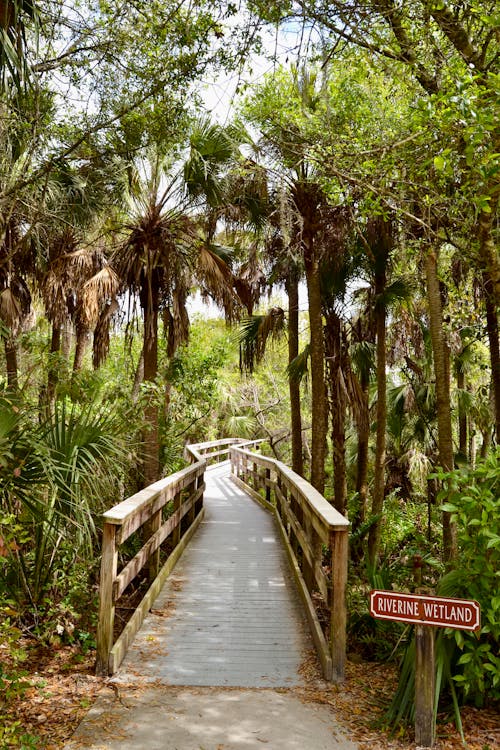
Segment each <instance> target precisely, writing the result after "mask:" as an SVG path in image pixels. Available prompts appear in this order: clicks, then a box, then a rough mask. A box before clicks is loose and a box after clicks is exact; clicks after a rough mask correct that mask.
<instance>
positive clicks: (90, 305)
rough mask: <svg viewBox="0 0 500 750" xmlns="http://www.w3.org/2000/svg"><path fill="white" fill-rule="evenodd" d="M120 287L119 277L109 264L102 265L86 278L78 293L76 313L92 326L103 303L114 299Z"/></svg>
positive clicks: (99, 313)
mask: <svg viewBox="0 0 500 750" xmlns="http://www.w3.org/2000/svg"><path fill="white" fill-rule="evenodd" d="M119 289H120V279H119V278H118V274H117V273H116V271H115V270H114V269H113V268H112V267H111V266H109V265H106V266H104V268H101V270H100V271H98V272H97V273H96V274H94V275H93V276H92V277H91V278H90V279H88V280H87V281H86V282H85V283H84V285H83V287H82V292H81V295H80V300H79V306H78V314H79V317H80V318H81V320H82V322H83V323H84V324H85V325H86V326H87V327H88V328H93V327H94V326H95V325H96V324H97V321H98V320H99V318H100V316H101V314H102V306H103V304H106V303H107V304H109V303H110V302H111V301H112V300H114V299H115V297H116V295H117V294H118V291H119Z"/></svg>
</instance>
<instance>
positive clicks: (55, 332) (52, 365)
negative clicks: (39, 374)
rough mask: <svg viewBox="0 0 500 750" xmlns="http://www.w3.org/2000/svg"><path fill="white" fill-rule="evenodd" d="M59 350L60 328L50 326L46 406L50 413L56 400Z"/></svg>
mask: <svg viewBox="0 0 500 750" xmlns="http://www.w3.org/2000/svg"><path fill="white" fill-rule="evenodd" d="M60 349H61V326H60V325H58V324H56V323H53V324H52V338H51V341H50V353H49V366H48V373H47V405H48V407H49V410H50V412H51V413H52V411H53V408H54V403H55V398H56V388H57V383H58V382H59V365H58V363H57V362H56V361H55V360H56V358H57V355H58V354H59V352H60Z"/></svg>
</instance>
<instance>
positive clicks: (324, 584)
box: [230, 445, 349, 681]
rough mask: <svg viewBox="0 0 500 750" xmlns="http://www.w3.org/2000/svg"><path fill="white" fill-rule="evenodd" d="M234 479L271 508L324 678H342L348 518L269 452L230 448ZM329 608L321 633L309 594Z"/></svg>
mask: <svg viewBox="0 0 500 750" xmlns="http://www.w3.org/2000/svg"><path fill="white" fill-rule="evenodd" d="M230 455H231V469H232V477H233V480H234V481H235V482H236V484H238V485H240V486H241V487H242V488H243V489H245V490H246V491H247V492H249V493H250V494H251V495H252V496H253V497H255V499H256V500H258V501H259V502H260V503H261V504H263V505H264V506H265V507H267V508H268V509H269V510H271V511H272V512H273V513H274V514H275V516H276V519H277V521H278V524H279V528H280V530H281V535H282V538H283V542H284V544H285V547H286V549H287V552H288V556H289V559H290V563H291V565H292V569H293V572H294V575H295V578H296V581H297V584H298V587H299V591H300V594H301V596H302V599H303V602H304V604H305V607H306V613H307V617H308V620H309V625H310V627H311V632H312V636H313V639H314V643H315V645H316V649H317V652H318V655H319V658H320V661H321V665H322V668H323V675H324V677H325V679H327V680H335V681H341V680H343V679H344V673H345V659H346V620H347V610H346V584H347V559H348V531H349V522H348V520H347V519H346V518H344V516H342V515H341V514H340V513H338V512H337V511H336V510H335V508H334V507H333V506H332V505H330V503H329V502H328V501H327V500H325V498H324V497H323V496H322V495H321V494H320V493H319V492H318V491H317V490H315V489H314V487H312V486H311V485H310V484H309V482H307V481H306V480H305V479H303V478H302V477H300V476H299V475H298V474H296V473H295V472H293V471H292V470H291V469H289V468H288V467H287V466H285V464H282V463H281V462H280V461H276V460H275V459H273V458H267V457H265V456H261V455H257V454H255V453H252V452H251V451H249V450H246V449H243V448H242V447H241V446H237V445H233V446H232V447H231V449H230ZM318 598H320V600H321V602H322V605H323V609H324V610H326V611H327V612H328V626H327V628H326V635H325V634H324V632H323V629H322V627H321V624H320V620H319V617H318V614H317V609H316V607H315V605H314V603H313V602H314V600H316V601H317V600H318Z"/></svg>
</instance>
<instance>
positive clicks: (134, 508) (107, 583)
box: [96, 459, 206, 675]
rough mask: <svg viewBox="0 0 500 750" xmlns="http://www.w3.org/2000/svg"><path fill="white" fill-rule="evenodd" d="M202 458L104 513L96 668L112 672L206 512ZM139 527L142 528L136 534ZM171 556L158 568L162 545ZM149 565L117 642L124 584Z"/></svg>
mask: <svg viewBox="0 0 500 750" xmlns="http://www.w3.org/2000/svg"><path fill="white" fill-rule="evenodd" d="M205 467H206V462H205V460H204V459H199V460H196V462H195V463H193V464H192V465H191V466H188V468H186V469H183V470H182V471H178V472H177V473H176V474H172V475H171V476H169V477H166V478H165V479H161V480H160V481H159V482H155V484H151V485H150V486H149V487H146V488H145V489H143V490H141V491H140V492H137V493H136V494H135V495H132V496H131V497H129V498H128V499H127V500H124V501H123V502H122V503H119V505H115V506H114V508H111V510H108V511H107V512H106V513H105V514H104V528H103V540H102V561H101V579H100V589H99V623H98V629H97V666H96V670H97V674H100V675H108V674H113V673H114V672H115V671H116V670H117V669H118V667H119V665H120V663H121V661H122V660H123V657H124V656H125V653H126V651H127V648H128V646H129V644H130V643H131V641H132V639H133V638H134V636H135V634H136V633H137V631H138V630H139V628H140V626H141V624H142V622H143V620H144V617H145V616H146V614H147V613H148V610H149V609H150V608H151V606H152V604H153V602H154V600H155V599H156V597H157V596H158V594H159V592H160V590H161V588H162V586H163V584H164V582H165V580H166V578H167V577H168V575H169V573H170V572H171V571H172V569H173V568H174V566H175V564H176V562H177V560H178V559H179V557H180V556H181V554H182V552H183V550H184V548H185V547H186V545H187V543H188V541H189V540H190V538H191V537H192V535H193V534H194V532H195V530H196V528H197V527H198V525H199V523H200V522H201V520H202V518H203V491H204V489H205V484H204V471H205ZM137 532H140V534H137ZM132 534H137V536H138V537H140V541H138V544H140V545H141V546H140V549H139V551H138V552H137V554H135V555H134V557H133V558H132V559H131V560H130V561H129V562H128V563H127V564H126V565H125V566H124V567H123V569H122V570H120V571H119V572H118V561H119V553H120V548H121V547H122V545H123V544H124V543H125V542H126V541H127V540H128V539H129V537H131V535H132ZM165 542H166V543H170V544H169V545H168V552H169V554H168V557H167V559H166V561H165V563H164V564H163V566H162V567H161V569H160V545H162V544H163V543H165ZM146 565H148V575H149V581H150V583H151V585H150V587H149V589H148V591H147V592H146V594H145V596H144V597H143V599H142V600H141V602H140V604H139V605H138V607H137V608H136V609H135V611H134V614H133V615H132V617H131V618H130V620H129V621H128V623H127V624H126V626H125V628H124V630H123V632H122V633H121V634H120V636H119V637H118V639H117V640H116V642H114V626H115V609H116V605H117V602H119V600H120V597H121V596H122V595H123V593H124V591H125V589H126V588H127V586H129V584H131V583H132V582H133V581H134V580H135V579H136V578H137V576H138V574H139V573H140V571H141V570H142V569H143V568H144V567H145V566H146Z"/></svg>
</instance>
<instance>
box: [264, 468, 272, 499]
mask: <svg viewBox="0 0 500 750" xmlns="http://www.w3.org/2000/svg"><path fill="white" fill-rule="evenodd" d="M270 483H271V469H266V481H265V486H266V500H267V502H268V503H270V502H271V487H270Z"/></svg>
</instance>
